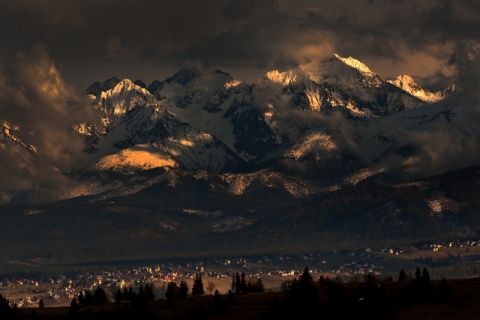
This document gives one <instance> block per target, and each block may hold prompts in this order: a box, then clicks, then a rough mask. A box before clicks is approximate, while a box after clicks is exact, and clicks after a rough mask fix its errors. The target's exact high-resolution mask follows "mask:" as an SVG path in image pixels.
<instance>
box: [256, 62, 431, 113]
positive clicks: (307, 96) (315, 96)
mask: <svg viewBox="0 0 480 320" xmlns="http://www.w3.org/2000/svg"><path fill="white" fill-rule="evenodd" d="M255 89H256V92H257V94H258V95H259V96H264V95H265V94H263V93H265V92H272V91H276V92H277V93H281V95H277V96H274V95H272V94H269V95H268V97H267V98H268V99H266V100H267V101H265V102H264V103H265V106H264V110H265V111H266V112H271V113H272V116H274V114H275V109H277V108H278V107H279V105H282V104H285V100H286V101H287V102H288V104H289V105H290V106H291V107H294V108H300V109H303V110H315V111H319V112H322V113H329V112H331V111H333V110H338V111H341V112H342V113H344V114H345V115H351V116H354V117H368V116H385V115H387V114H391V113H394V112H398V111H402V110H408V109H414V108H418V107H420V106H422V105H424V104H425V103H424V102H422V101H420V100H419V99H417V98H415V97H413V96H412V95H410V94H408V93H406V92H405V91H403V90H401V89H399V88H397V87H395V86H394V85H392V84H390V83H388V82H386V81H384V80H382V79H381V78H380V77H379V76H378V75H376V74H375V73H374V72H372V71H371V70H370V69H369V68H368V67H367V66H366V65H364V64H363V63H362V62H360V61H358V60H356V59H353V58H351V57H349V58H342V57H340V56H338V55H336V54H335V55H333V56H332V57H330V58H327V59H323V60H318V61H313V62H311V63H309V64H306V65H302V66H299V67H297V68H295V69H292V70H288V71H285V72H279V71H277V70H275V71H271V72H269V73H267V74H266V75H265V76H264V78H263V79H261V80H260V81H258V82H257V83H256V85H255ZM267 105H271V106H273V108H271V109H272V110H270V111H269V110H267V109H266V108H265V107H266V106H267Z"/></svg>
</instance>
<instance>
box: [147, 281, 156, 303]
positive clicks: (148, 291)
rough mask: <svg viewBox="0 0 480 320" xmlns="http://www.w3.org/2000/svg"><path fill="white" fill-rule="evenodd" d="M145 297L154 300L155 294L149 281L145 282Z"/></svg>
mask: <svg viewBox="0 0 480 320" xmlns="http://www.w3.org/2000/svg"><path fill="white" fill-rule="evenodd" d="M145 297H146V298H147V300H148V301H153V300H155V294H154V293H153V286H152V285H151V284H149V283H147V284H145Z"/></svg>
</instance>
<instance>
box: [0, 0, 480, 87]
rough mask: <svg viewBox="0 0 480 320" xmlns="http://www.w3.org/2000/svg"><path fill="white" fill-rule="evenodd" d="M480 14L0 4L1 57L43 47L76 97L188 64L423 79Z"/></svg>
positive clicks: (124, 0) (177, 4)
mask: <svg viewBox="0 0 480 320" xmlns="http://www.w3.org/2000/svg"><path fill="white" fill-rule="evenodd" d="M479 7H480V6H479V4H478V3H477V2H476V1H473V0H472V1H468V0H463V1H444V0H438V1H434V0H427V1H421V2H416V1H415V2H414V1H387V0H383V1H346V0H339V1H317V0H299V1H290V0H276V1H274V0H265V1H253V0H225V1H221V0H203V1H193V0H164V1H149V0H140V1H131V0H117V1H113V0H95V1H94V0H82V1H80V0H72V1H61V0H52V1H31V0H20V1H3V2H2V4H1V10H0V30H2V31H1V32H0V40H1V41H2V43H8V44H9V45H7V46H2V48H1V50H0V56H4V55H6V54H7V55H8V54H12V53H14V52H15V51H18V50H23V51H27V50H30V48H31V47H32V45H33V44H34V43H37V42H42V43H44V44H46V45H47V47H48V48H49V50H50V52H51V55H52V56H53V57H54V59H55V60H56V62H57V63H59V65H60V66H61V67H62V68H64V69H65V73H66V78H67V79H68V80H72V81H73V82H74V83H75V85H77V87H78V86H80V87H79V88H77V90H83V89H84V87H85V86H87V85H88V84H90V83H91V82H93V81H96V80H101V79H103V78H105V77H108V76H112V75H115V74H116V73H117V72H120V73H122V74H119V75H118V76H125V75H127V76H130V77H134V78H142V77H144V76H145V77H147V78H152V77H153V76H154V73H155V72H158V74H159V76H158V77H159V78H161V77H162V76H164V77H166V76H168V75H169V74H164V73H165V72H164V71H163V69H164V68H167V69H168V68H172V67H175V68H179V67H181V66H184V65H186V64H191V63H198V64H202V65H204V66H206V67H220V68H222V69H225V71H227V72H228V71H229V70H230V69H232V70H242V69H243V70H245V71H246V69H250V70H256V71H257V72H258V75H259V76H260V75H261V74H262V73H263V72H265V71H266V70H268V69H269V68H273V67H277V68H279V69H285V68H289V67H291V66H294V65H295V64H297V63H302V62H305V61H309V60H312V59H316V58H318V57H322V56H324V55H325V54H326V53H331V52H338V53H340V54H342V55H347V56H348V55H352V56H354V57H356V58H359V59H361V60H365V61H366V62H367V64H369V65H370V66H371V67H372V69H373V70H375V71H377V72H379V73H380V74H381V75H383V76H387V77H394V76H396V75H397V74H396V73H398V72H399V71H400V70H405V69H407V70H406V71H405V72H407V71H408V72H409V73H412V72H415V70H418V74H412V75H414V76H419V77H423V78H425V77H427V76H428V75H430V74H434V73H435V72H437V74H438V72H443V73H445V72H446V71H445V70H444V69H445V68H446V67H445V66H444V65H443V64H444V63H445V62H447V61H448V58H449V56H450V55H451V54H452V53H453V47H454V44H455V43H456V42H457V41H460V40H466V39H475V40H478V39H479V34H478V32H477V30H478V27H479V24H480V23H479V22H478V18H477V17H478V16H479V14H480V11H479V10H480V9H479ZM405 67H407V68H405ZM422 68H423V69H422ZM134 70H137V71H138V73H139V74H137V75H133V74H132V73H133V72H134ZM149 70H150V71H149ZM123 73H124V74H123ZM239 76H241V74H239ZM145 80H146V81H150V80H152V79H145ZM426 83H428V81H426Z"/></svg>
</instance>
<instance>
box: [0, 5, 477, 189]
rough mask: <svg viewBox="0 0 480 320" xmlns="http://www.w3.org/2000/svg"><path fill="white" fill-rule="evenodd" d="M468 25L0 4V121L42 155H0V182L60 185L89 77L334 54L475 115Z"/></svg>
mask: <svg viewBox="0 0 480 320" xmlns="http://www.w3.org/2000/svg"><path fill="white" fill-rule="evenodd" d="M479 17H480V2H479V1H478V0H456V1H448V0H422V1H406V0H395V1H393V0H357V1H355V0H336V1H324V0H155V1H154V0H135V1H133V0H68V1H66V0H15V1H10V0H0V43H1V45H0V121H5V122H6V123H9V124H13V125H15V126H18V127H19V128H24V130H23V134H24V135H27V136H28V137H27V138H28V140H29V141H30V143H32V144H33V145H35V146H36V147H37V148H38V150H41V154H39V155H38V159H36V160H35V161H31V159H30V157H31V155H30V154H28V153H19V152H18V150H16V149H14V148H11V149H8V148H7V150H6V151H5V152H3V153H1V154H0V166H1V167H2V168H3V170H0V181H2V182H4V184H9V185H10V186H12V188H13V189H22V188H25V187H28V186H30V185H31V183H32V177H33V176H34V177H35V182H36V183H42V182H43V181H48V182H51V181H52V177H56V178H58V179H59V181H60V180H63V179H64V178H65V177H64V176H63V175H62V174H58V175H55V174H52V169H51V168H52V167H53V168H54V170H58V172H66V171H68V169H69V167H70V166H71V164H72V162H73V161H74V159H75V157H76V155H78V154H80V153H81V152H82V151H83V149H82V148H83V147H84V145H83V140H81V138H80V137H79V136H78V135H77V136H75V135H72V133H71V130H70V128H71V126H72V125H74V124H78V123H81V122H84V121H89V120H91V121H94V120H93V119H94V118H93V115H90V113H91V112H92V108H90V107H88V104H86V103H84V102H82V98H81V96H80V94H81V93H82V92H83V91H84V90H85V89H86V88H87V87H88V86H89V85H91V84H92V83H94V82H95V81H104V80H105V79H107V78H110V77H113V76H116V77H119V78H129V79H131V80H136V79H142V80H143V81H144V82H146V83H147V84H148V83H150V82H151V81H153V80H164V79H166V78H167V77H169V76H171V75H173V74H174V73H175V72H176V71H177V70H178V69H179V68H181V67H189V66H195V67H197V68H199V69H205V70H214V69H221V70H223V71H225V72H228V73H230V74H231V75H232V76H233V77H234V78H237V79H239V80H243V81H246V82H253V81H255V80H257V79H258V78H260V77H262V76H263V75H264V74H265V73H266V72H267V71H271V70H273V69H278V70H280V71H284V70H287V69H290V68H294V67H296V66H298V65H301V64H304V63H308V62H311V61H314V60H316V59H322V58H324V57H327V56H330V55H331V54H332V53H337V54H339V55H340V56H344V57H348V56H352V57H354V58H356V59H359V60H361V61H362V62H364V63H365V64H366V65H367V66H369V67H370V69H371V70H373V71H374V72H376V73H377V74H378V75H380V76H381V77H382V78H384V79H392V78H395V77H397V76H398V75H401V74H408V75H411V76H413V77H414V79H415V80H416V81H417V82H418V83H420V84H421V85H423V86H425V87H426V88H428V89H431V90H433V91H436V90H441V89H443V88H446V87H447V86H448V85H450V84H452V83H455V84H456V86H457V89H458V91H459V92H463V93H464V94H465V95H466V96H467V97H468V99H469V100H470V101H475V104H474V106H475V108H474V109H472V110H475V111H474V112H473V113H472V114H473V115H474V116H478V118H479V119H480V108H479V107H477V106H478V101H479V100H480V93H479V90H478V84H479V83H480V32H479V31H480V19H479ZM472 105H473V104H472ZM25 128H28V130H27V129H25ZM442 133H443V132H441V131H440V132H438V133H434V134H433V136H438V137H440V136H442ZM415 139H416V140H421V139H419V138H418V137H416V138H415ZM425 141H426V142H428V143H426V145H428V146H430V145H431V143H430V141H431V138H430V136H427V137H426V138H425ZM436 141H440V142H442V141H447V142H448V141H453V140H451V139H450V140H449V139H443V140H436ZM466 145H468V144H466ZM475 146H476V144H475ZM436 149H438V150H444V149H446V148H445V146H444V144H442V145H441V146H439V147H438V148H436ZM447 149H448V148H447ZM465 150H466V151H465V152H466V153H468V154H470V155H471V154H472V152H471V150H470V149H468V148H467V149H465ZM475 150H476V149H475ZM477 151H478V150H476V151H475V154H474V158H475V159H478V157H477ZM436 157H437V158H446V157H445V156H444V155H443V154H442V155H436ZM450 158H451V159H458V152H457V151H455V152H453V153H452V154H451V155H450V157H449V159H450ZM39 159H40V160H39ZM34 162H35V164H33V163H34ZM56 178H55V179H56Z"/></svg>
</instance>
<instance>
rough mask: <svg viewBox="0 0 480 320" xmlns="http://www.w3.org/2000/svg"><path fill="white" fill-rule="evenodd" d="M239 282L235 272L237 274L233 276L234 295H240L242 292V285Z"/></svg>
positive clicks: (238, 276) (238, 275)
mask: <svg viewBox="0 0 480 320" xmlns="http://www.w3.org/2000/svg"><path fill="white" fill-rule="evenodd" d="M241 283H242V282H241V280H240V274H239V273H238V272H237V274H236V275H235V284H236V287H235V292H236V293H241V291H242V284H241Z"/></svg>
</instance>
